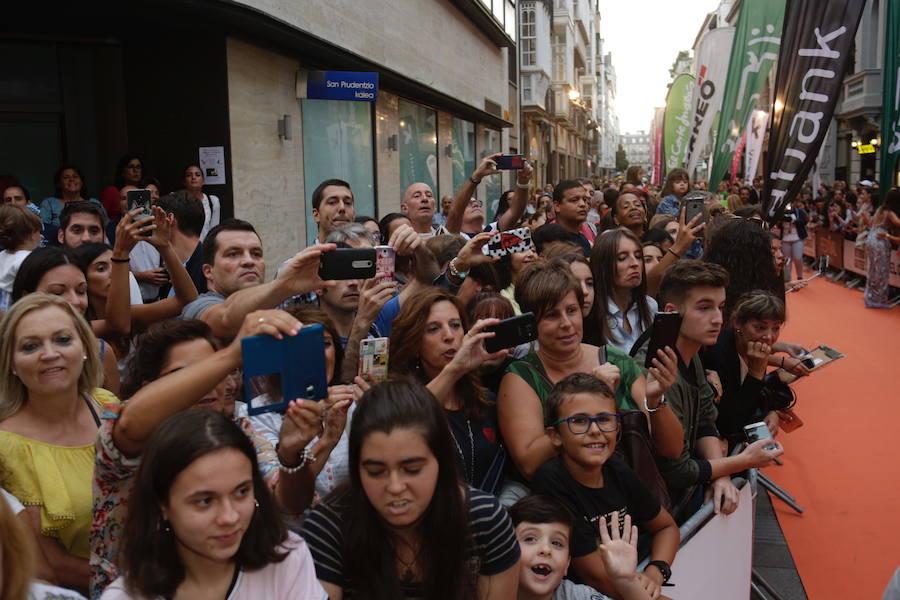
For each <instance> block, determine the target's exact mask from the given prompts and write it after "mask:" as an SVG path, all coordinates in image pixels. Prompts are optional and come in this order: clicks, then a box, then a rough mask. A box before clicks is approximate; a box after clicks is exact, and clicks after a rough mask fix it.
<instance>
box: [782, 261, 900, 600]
mask: <svg viewBox="0 0 900 600" xmlns="http://www.w3.org/2000/svg"><path fill="white" fill-rule="evenodd" d="M781 339H783V340H786V341H792V342H797V343H801V344H803V345H805V346H807V347H812V346H814V345H816V344H818V343H823V344H826V345H828V346H831V347H833V348H835V349H837V350H839V351H841V352H843V353H844V354H846V358H843V359H840V360H838V361H836V362H834V363H833V364H831V365H828V366H826V367H824V368H823V369H822V370H821V371H819V372H817V373H814V374H813V375H811V376H810V377H808V378H805V379H803V380H800V381H798V382H797V383H796V384H794V389H795V390H796V391H797V394H798V397H799V400H798V403H797V409H796V410H797V413H798V414H799V416H800V418H801V419H802V420H803V421H804V423H805V425H804V426H803V427H801V428H800V429H798V430H796V431H794V432H793V433H789V434H785V433H784V432H782V433H781V434H780V435H779V440H781V442H782V443H783V444H784V449H785V455H784V457H783V458H784V466H782V467H779V466H772V467H768V468H767V469H766V470H765V472H766V474H767V475H769V477H771V478H772V479H773V480H774V481H775V482H776V483H777V484H779V485H781V486H784V487H785V488H786V489H787V490H788V491H789V492H790V493H791V494H792V495H793V496H794V498H796V499H797V501H798V502H799V504H800V505H801V506H803V508H804V509H805V510H806V512H805V513H804V514H803V515H799V514H797V513H795V512H794V511H793V510H791V509H790V508H789V507H788V506H787V505H785V504H784V503H782V502H781V501H780V500H777V499H775V498H773V499H772V503H773V505H774V506H775V509H776V512H777V515H778V520H779V522H780V523H781V527H782V529H783V530H784V534H785V537H786V538H787V541H788V545H789V546H790V549H791V552H792V554H793V556H794V560H795V562H796V563H797V569H798V571H799V573H800V577H801V579H802V580H803V584H804V586H805V587H806V591H807V593H808V594H809V597H810V598H811V599H812V600H830V599H832V598H835V599H837V598H841V599H846V598H853V599H857V598H860V599H880V598H881V594H882V592H883V590H884V588H885V586H886V585H887V582H888V580H889V579H890V576H891V574H892V573H893V572H894V570H895V569H896V568H897V567H898V566H900V460H898V456H900V360H898V357H900V307H897V308H894V309H892V310H871V309H866V308H864V307H863V295H862V292H861V291H860V290H848V289H846V288H845V287H844V286H843V285H838V284H834V283H831V282H830V281H827V280H823V279H821V278H820V279H816V280H813V281H812V282H811V284H810V285H809V286H808V287H807V288H806V289H803V290H801V291H799V292H797V293H794V294H788V324H787V327H786V329H785V331H784V333H783V334H782V336H781Z"/></svg>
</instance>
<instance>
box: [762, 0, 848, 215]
mask: <svg viewBox="0 0 900 600" xmlns="http://www.w3.org/2000/svg"><path fill="white" fill-rule="evenodd" d="M865 5H866V0H791V1H790V3H789V4H788V9H787V14H786V15H785V26H784V34H785V35H784V44H783V45H782V49H781V56H782V60H780V61H778V73H777V75H776V77H775V111H774V113H773V115H772V128H771V130H770V132H769V146H768V152H767V153H766V156H765V168H764V169H763V172H764V173H765V177H764V185H765V189H764V190H763V197H762V205H763V210H764V211H765V212H764V214H765V218H766V219H767V220H768V221H769V222H770V223H774V222H775V221H777V220H779V219H780V218H781V213H782V212H783V210H784V205H785V204H786V203H788V202H790V201H791V200H792V199H793V198H794V197H795V196H796V195H797V192H799V191H800V189H801V188H802V187H803V184H804V182H805V181H806V176H807V175H808V174H809V171H810V169H812V165H813V162H814V161H815V160H816V156H818V154H819V149H820V148H821V147H822V141H823V140H824V139H825V134H826V133H827V132H828V125H829V124H830V123H831V117H832V116H833V115H834V107H835V105H836V104H837V101H838V97H839V96H840V94H841V88H842V87H843V82H844V73H845V72H846V70H847V66H848V65H849V64H850V52H851V50H852V48H853V39H854V38H855V37H856V28H857V27H858V26H859V20H860V18H861V17H862V11H863V8H864V7H865Z"/></svg>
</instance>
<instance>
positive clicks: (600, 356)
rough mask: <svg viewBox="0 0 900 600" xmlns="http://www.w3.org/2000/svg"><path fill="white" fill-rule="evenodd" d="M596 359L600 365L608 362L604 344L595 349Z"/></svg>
mask: <svg viewBox="0 0 900 600" xmlns="http://www.w3.org/2000/svg"><path fill="white" fill-rule="evenodd" d="M597 360H598V361H599V362H600V364H601V365H605V364H606V363H608V362H609V357H608V356H607V352H606V346H605V345H604V346H600V348H599V349H598V350H597Z"/></svg>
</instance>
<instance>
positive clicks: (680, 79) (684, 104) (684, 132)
mask: <svg viewBox="0 0 900 600" xmlns="http://www.w3.org/2000/svg"><path fill="white" fill-rule="evenodd" d="M693 94H694V77H693V75H689V74H688V73H681V74H679V75H676V76H675V80H674V81H672V85H671V87H669V95H668V96H667V97H666V115H665V120H664V125H663V145H664V147H665V152H664V153H663V155H664V156H665V160H666V172H667V173H668V172H669V171H671V170H672V169H683V168H684V166H685V163H686V162H687V149H688V139H689V138H690V134H691V99H692V98H693Z"/></svg>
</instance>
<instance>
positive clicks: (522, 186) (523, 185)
mask: <svg viewBox="0 0 900 600" xmlns="http://www.w3.org/2000/svg"><path fill="white" fill-rule="evenodd" d="M516 187H517V188H519V189H520V190H527V189H528V188H530V187H531V184H529V183H519V182H518V181H517V182H516Z"/></svg>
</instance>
